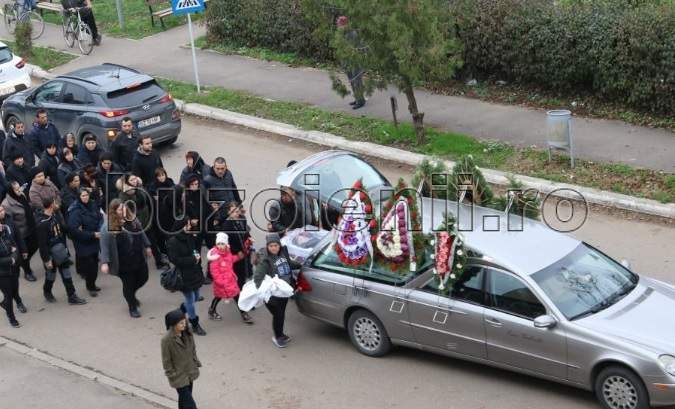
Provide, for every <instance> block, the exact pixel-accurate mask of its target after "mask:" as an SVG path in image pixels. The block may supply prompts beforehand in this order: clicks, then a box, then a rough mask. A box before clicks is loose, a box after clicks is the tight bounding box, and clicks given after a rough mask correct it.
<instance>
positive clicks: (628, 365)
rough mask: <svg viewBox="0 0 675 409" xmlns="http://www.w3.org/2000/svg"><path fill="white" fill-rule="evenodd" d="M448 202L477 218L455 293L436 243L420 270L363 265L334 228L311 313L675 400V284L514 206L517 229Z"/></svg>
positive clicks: (644, 401)
mask: <svg viewBox="0 0 675 409" xmlns="http://www.w3.org/2000/svg"><path fill="white" fill-rule="evenodd" d="M355 160H360V159H358V158H355ZM433 207H434V208H436V209H439V208H444V207H445V202H440V201H439V203H434V204H433ZM448 207H449V210H450V212H451V213H453V214H454V216H455V217H457V218H458V219H459V220H460V227H462V226H465V225H464V224H463V223H471V221H473V229H472V231H465V232H462V235H463V238H464V244H465V248H466V249H467V250H468V263H467V264H466V266H465V269H464V273H463V275H462V276H461V277H459V278H458V279H457V280H456V282H455V283H453V284H452V285H451V288H449V294H447V295H445V293H444V292H441V291H439V289H438V287H437V280H434V276H433V271H432V267H433V266H432V263H433V261H432V260H431V258H430V257H429V254H427V255H426V256H425V257H424V258H423V259H425V260H427V261H426V262H420V263H418V264H419V265H418V266H417V271H407V272H403V271H401V270H399V271H397V272H392V271H388V270H383V268H384V267H378V266H377V265H376V266H375V267H374V268H373V270H371V271H369V270H368V267H358V268H356V269H355V268H354V267H346V266H344V265H343V264H342V263H341V261H340V259H339V258H338V256H337V254H336V252H335V250H334V245H333V243H332V239H331V236H332V235H328V237H326V238H324V239H323V240H322V241H321V242H319V243H318V244H316V245H314V246H312V249H311V251H310V252H308V253H309V256H307V253H304V254H303V258H304V268H303V278H302V279H303V281H304V282H305V283H307V284H308V285H309V287H310V288H309V289H308V291H305V292H302V293H299V294H298V296H297V306H298V309H299V310H300V312H301V313H303V314H305V315H307V316H309V317H312V318H316V319H319V320H321V321H324V322H327V323H329V324H332V325H336V326H338V327H342V328H346V329H347V332H348V333H349V337H350V338H351V341H352V343H353V344H354V346H355V347H356V348H357V349H358V350H359V351H360V352H361V353H363V354H365V355H369V356H382V355H384V354H386V353H387V352H389V350H390V349H391V347H392V346H393V345H401V346H407V347H412V348H417V349H421V350H425V351H430V352H433V353H438V354H442V355H447V356H451V357H456V358H461V359H466V360H470V361H475V362H479V363H484V364H487V365H491V366H494V367H500V368H504V369H509V370H513V371H517V372H522V373H525V374H529V375H532V376H536V377H540V378H545V379H549V380H552V381H555V382H560V383H564V384H568V385H572V386H576V387H579V388H583V389H587V390H591V391H594V392H595V394H596V396H597V398H598V400H599V401H600V403H601V404H602V406H603V407H605V408H611V409H643V408H649V407H652V406H665V405H672V404H675V325H673V324H675V318H673V317H675V313H674V311H675V287H673V286H672V285H670V284H666V283H663V282H660V281H657V280H654V279H651V278H648V277H644V276H638V275H637V274H635V273H634V272H632V271H630V270H629V269H628V268H627V267H625V266H624V265H622V264H621V263H618V262H616V261H614V260H613V259H611V258H610V257H608V256H607V255H605V254H603V253H602V252H600V251H599V250H597V249H595V248H593V247H592V246H590V245H588V244H586V243H583V242H580V241H578V240H575V239H573V238H571V237H569V236H567V235H564V234H560V233H558V232H555V231H553V230H551V229H550V228H548V227H547V226H545V225H544V224H541V223H539V222H536V221H532V220H528V219H524V220H523V219H522V218H519V217H517V216H513V215H512V216H510V217H511V218H517V219H518V220H515V221H514V220H511V222H515V223H516V224H511V226H514V225H518V223H520V225H518V226H521V225H522V231H509V229H508V228H507V226H508V223H509V222H508V220H507V216H505V215H504V214H503V213H501V212H499V211H495V210H492V209H485V208H480V207H474V208H473V209H472V208H470V207H467V206H464V205H462V206H461V207H458V206H457V203H453V202H450V203H449V206H448ZM422 210H423V229H424V230H426V231H430V229H431V226H438V225H439V224H440V222H441V219H442V217H443V216H442V214H440V212H438V211H436V212H437V213H439V214H437V215H436V214H434V215H433V217H432V201H431V200H428V199H424V200H423V206H422ZM484 223H485V224H484ZM289 250H290V251H291V255H293V251H294V250H293V248H292V247H291V248H289ZM431 251H432V250H431V249H430V250H429V252H431Z"/></svg>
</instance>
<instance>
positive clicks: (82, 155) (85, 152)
mask: <svg viewBox="0 0 675 409" xmlns="http://www.w3.org/2000/svg"><path fill="white" fill-rule="evenodd" d="M82 145H83V146H82V147H81V148H80V151H79V152H78V153H77V159H78V160H79V161H80V163H81V164H82V166H87V165H94V166H96V165H98V161H99V158H100V156H101V154H102V153H103V149H101V148H100V147H99V146H98V141H97V140H96V137H95V136H94V135H87V136H85V137H84V139H83V140H82Z"/></svg>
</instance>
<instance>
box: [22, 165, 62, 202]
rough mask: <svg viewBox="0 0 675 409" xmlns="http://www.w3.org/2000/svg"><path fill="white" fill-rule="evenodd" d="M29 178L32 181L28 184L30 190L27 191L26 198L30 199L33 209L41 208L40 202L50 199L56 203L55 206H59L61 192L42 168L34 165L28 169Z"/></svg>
mask: <svg viewBox="0 0 675 409" xmlns="http://www.w3.org/2000/svg"><path fill="white" fill-rule="evenodd" d="M30 176H31V180H32V181H33V182H32V183H31V185H30V191H29V192H28V198H29V199H30V205H31V206H33V208H34V209H38V210H41V209H42V204H43V203H44V201H45V200H50V201H53V202H55V203H56V208H57V209H60V208H61V194H60V192H59V189H58V188H57V187H56V185H55V184H54V183H53V182H52V181H51V180H49V179H47V176H46V175H45V171H44V169H42V168H41V167H40V166H36V167H34V168H33V169H31V170H30Z"/></svg>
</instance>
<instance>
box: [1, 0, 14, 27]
mask: <svg viewBox="0 0 675 409" xmlns="http://www.w3.org/2000/svg"><path fill="white" fill-rule="evenodd" d="M2 14H3V18H4V20H5V28H6V29H7V32H8V33H10V34H14V30H15V29H16V9H15V8H14V5H12V4H5V5H4V7H3V8H2Z"/></svg>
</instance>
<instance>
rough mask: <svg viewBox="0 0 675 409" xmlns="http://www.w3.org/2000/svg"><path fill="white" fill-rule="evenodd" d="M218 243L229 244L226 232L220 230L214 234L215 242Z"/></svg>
mask: <svg viewBox="0 0 675 409" xmlns="http://www.w3.org/2000/svg"><path fill="white" fill-rule="evenodd" d="M220 243H223V244H226V245H228V246H229V245H230V238H229V237H228V236H227V233H224V232H222V231H221V232H218V234H216V244H220Z"/></svg>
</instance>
